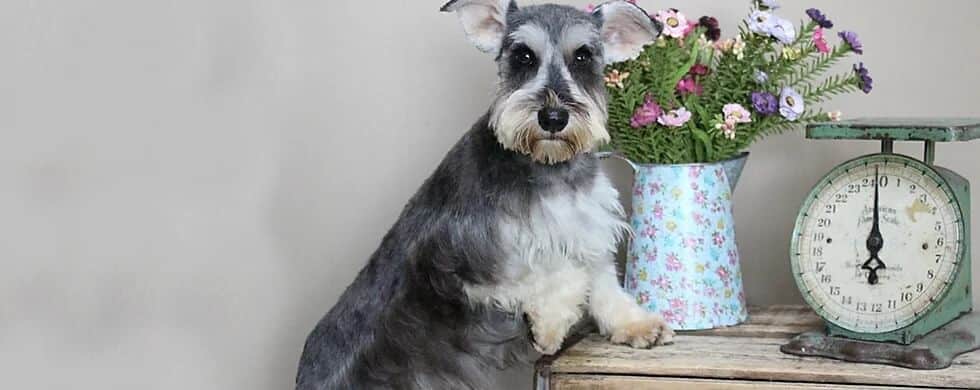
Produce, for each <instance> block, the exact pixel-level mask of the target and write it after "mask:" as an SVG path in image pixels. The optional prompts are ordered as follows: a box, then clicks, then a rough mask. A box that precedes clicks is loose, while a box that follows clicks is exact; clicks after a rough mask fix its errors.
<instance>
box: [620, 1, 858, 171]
mask: <svg viewBox="0 0 980 390" xmlns="http://www.w3.org/2000/svg"><path fill="white" fill-rule="evenodd" d="M778 8H779V6H778V5H777V4H776V3H775V0H757V1H754V2H753V9H752V11H751V14H750V15H749V16H748V17H747V18H746V19H745V20H744V22H743V23H742V24H741V25H740V27H739V31H738V34H737V35H736V36H735V37H734V38H729V39H722V37H721V29H720V28H719V24H718V21H717V19H715V18H713V17H709V16H705V17H701V18H700V19H698V20H693V19H689V18H688V17H687V16H685V15H684V14H683V13H681V12H680V11H678V10H676V9H667V10H662V11H659V12H657V13H655V14H653V15H651V17H652V18H654V19H655V20H657V21H658V22H660V23H661V24H662V25H663V32H662V34H661V37H660V38H659V39H658V40H657V42H655V43H653V44H651V45H648V46H647V47H646V48H645V49H644V50H643V51H642V53H640V55H639V56H638V57H637V58H635V59H633V60H629V61H626V62H622V63H618V64H613V65H610V66H609V68H608V69H607V75H606V79H605V81H606V86H607V88H608V91H609V99H610V101H609V131H610V134H611V135H612V143H611V145H610V146H611V147H612V148H613V149H615V150H616V151H618V152H620V153H622V154H623V155H624V156H625V157H627V158H629V159H630V160H632V161H634V162H637V163H656V164H677V163H695V162H715V161H720V160H725V159H728V158H731V157H734V156H736V155H737V154H739V153H740V152H741V151H743V150H744V149H746V148H747V147H748V146H749V145H751V144H752V142H754V141H756V140H758V139H760V138H761V137H764V136H766V135H770V134H776V133H779V132H782V131H785V130H788V129H791V128H793V127H794V126H795V125H798V124H805V123H810V122H817V121H827V120H831V121H836V120H839V119H840V115H841V113H840V112H823V111H820V110H818V109H815V108H814V105H816V104H819V103H821V102H824V101H826V100H827V99H828V98H830V97H832V96H834V95H838V94H842V93H847V92H854V91H858V90H860V91H863V92H865V93H870V92H871V89H872V80H871V76H870V75H869V73H868V69H867V68H866V67H865V66H864V64H863V63H859V64H856V65H854V67H853V71H852V72H848V73H846V74H839V75H832V76H829V77H823V75H824V74H825V73H827V71H828V70H830V68H831V67H832V66H833V65H834V64H836V63H837V62H839V61H840V60H842V59H844V58H845V57H848V56H850V55H853V54H857V55H860V54H862V53H863V50H864V48H863V46H862V45H861V41H860V40H859V39H858V35H857V34H856V33H854V32H851V31H840V32H839V33H837V34H836V37H837V38H839V43H838V44H837V45H832V44H831V43H829V42H828V38H832V37H830V36H829V35H830V34H829V30H831V29H832V28H833V27H834V24H833V22H831V21H830V19H828V17H827V16H826V15H824V14H823V13H822V12H821V11H820V10H817V9H809V10H807V11H806V13H807V15H808V16H809V18H808V20H807V21H805V22H803V23H801V24H800V25H799V27H798V26H797V25H795V24H794V23H792V22H789V21H787V20H786V19H782V18H780V17H779V16H777V15H776V14H775V11H776V10H777V9H778Z"/></svg>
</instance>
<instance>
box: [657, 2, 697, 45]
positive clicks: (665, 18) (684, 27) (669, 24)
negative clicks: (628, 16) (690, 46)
mask: <svg viewBox="0 0 980 390" xmlns="http://www.w3.org/2000/svg"><path fill="white" fill-rule="evenodd" d="M654 19H656V20H657V21H658V22H660V24H662V25H663V26H664V30H663V32H662V33H663V34H664V35H666V36H668V37H671V38H683V37H684V35H685V34H686V33H688V32H690V28H691V27H690V24H689V23H688V22H687V17H686V16H684V14H682V13H680V12H678V11H677V10H676V9H674V8H671V9H666V10H663V11H659V12H657V14H656V15H654Z"/></svg>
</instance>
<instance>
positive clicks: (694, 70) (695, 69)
mask: <svg viewBox="0 0 980 390" xmlns="http://www.w3.org/2000/svg"><path fill="white" fill-rule="evenodd" d="M710 72H711V69H708V67H707V66H705V65H704V64H694V66H692V67H691V70H690V71H689V72H687V73H688V74H691V75H695V76H707V75H708V73H710Z"/></svg>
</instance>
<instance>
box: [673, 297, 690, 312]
mask: <svg viewBox="0 0 980 390" xmlns="http://www.w3.org/2000/svg"><path fill="white" fill-rule="evenodd" d="M686 306H687V304H686V303H685V302H684V300H683V299H680V298H674V299H671V300H670V309H671V310H674V311H681V310H684V308H685V307H686Z"/></svg>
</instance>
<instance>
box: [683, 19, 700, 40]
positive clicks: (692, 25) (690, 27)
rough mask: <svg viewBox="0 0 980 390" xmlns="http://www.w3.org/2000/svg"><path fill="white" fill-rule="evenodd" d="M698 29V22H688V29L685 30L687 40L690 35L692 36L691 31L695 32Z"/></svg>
mask: <svg viewBox="0 0 980 390" xmlns="http://www.w3.org/2000/svg"><path fill="white" fill-rule="evenodd" d="M697 27H698V22H695V21H693V20H688V21H687V27H686V28H684V38H687V36H688V35H691V31H694V29H695V28H697Z"/></svg>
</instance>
